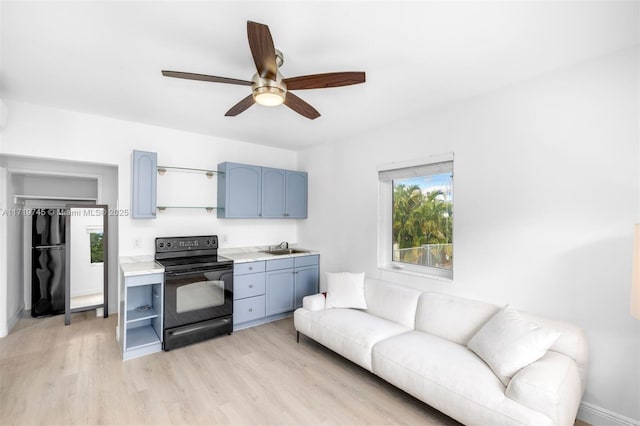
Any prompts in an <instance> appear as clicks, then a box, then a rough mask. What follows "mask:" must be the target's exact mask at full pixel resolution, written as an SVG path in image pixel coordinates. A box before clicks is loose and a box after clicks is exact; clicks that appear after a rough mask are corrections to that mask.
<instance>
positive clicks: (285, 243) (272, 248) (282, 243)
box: [270, 241, 289, 250]
mask: <svg viewBox="0 0 640 426" xmlns="http://www.w3.org/2000/svg"><path fill="white" fill-rule="evenodd" d="M288 248H289V243H288V242H286V241H283V242H281V243H280V244H278V245H277V246H273V247H271V248H270V250H275V249H288Z"/></svg>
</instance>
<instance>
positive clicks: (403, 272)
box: [378, 266, 453, 283]
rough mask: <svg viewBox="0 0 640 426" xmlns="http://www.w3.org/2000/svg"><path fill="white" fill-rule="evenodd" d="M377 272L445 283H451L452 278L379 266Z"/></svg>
mask: <svg viewBox="0 0 640 426" xmlns="http://www.w3.org/2000/svg"><path fill="white" fill-rule="evenodd" d="M378 270H380V271H384V272H393V273H396V274H403V275H411V276H413V277H420V278H428V279H431V280H437V281H445V282H449V283H452V282H453V277H443V276H441V275H435V274H430V273H428V272H418V271H412V270H409V269H405V268H396V267H393V266H379V267H378Z"/></svg>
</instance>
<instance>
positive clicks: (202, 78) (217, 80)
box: [162, 70, 252, 86]
mask: <svg viewBox="0 0 640 426" xmlns="http://www.w3.org/2000/svg"><path fill="white" fill-rule="evenodd" d="M162 75H164V76H165V77H175V78H185V79H187V80H200V81H211V82H214V83H227V84H239V85H241V86H251V84H252V83H251V82H250V81H246V80H238V79H237V78H226V77H216V76H215V75H205V74H194V73H191V72H180V71H165V70H162Z"/></svg>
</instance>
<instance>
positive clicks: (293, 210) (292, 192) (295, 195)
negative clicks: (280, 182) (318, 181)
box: [284, 170, 308, 219]
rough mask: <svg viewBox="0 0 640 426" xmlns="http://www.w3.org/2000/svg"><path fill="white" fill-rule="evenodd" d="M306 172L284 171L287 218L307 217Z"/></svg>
mask: <svg viewBox="0 0 640 426" xmlns="http://www.w3.org/2000/svg"><path fill="white" fill-rule="evenodd" d="M307 184H308V183H307V173H306V172H294V171H290V170H287V171H286V196H285V199H286V207H285V213H284V214H285V216H286V217H287V218H288V219H306V218H307Z"/></svg>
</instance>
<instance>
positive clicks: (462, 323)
mask: <svg viewBox="0 0 640 426" xmlns="http://www.w3.org/2000/svg"><path fill="white" fill-rule="evenodd" d="M498 310H499V307H497V306H495V305H491V304H488V303H484V302H478V301H476V300H469V299H463V298H461V297H456V296H451V295H448V294H441V293H432V292H427V293H422V296H420V300H419V301H418V308H417V312H416V330H419V331H424V332H426V333H430V334H433V335H435V336H438V337H442V338H444V339H447V340H450V341H452V342H455V343H457V344H459V345H464V346H466V345H467V343H468V342H469V340H471V338H472V337H473V336H474V335H475V334H476V333H477V332H478V330H480V328H481V327H482V326H483V325H484V324H485V323H486V322H487V321H489V319H491V317H492V316H493V315H494V314H495V313H496V312H498Z"/></svg>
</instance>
